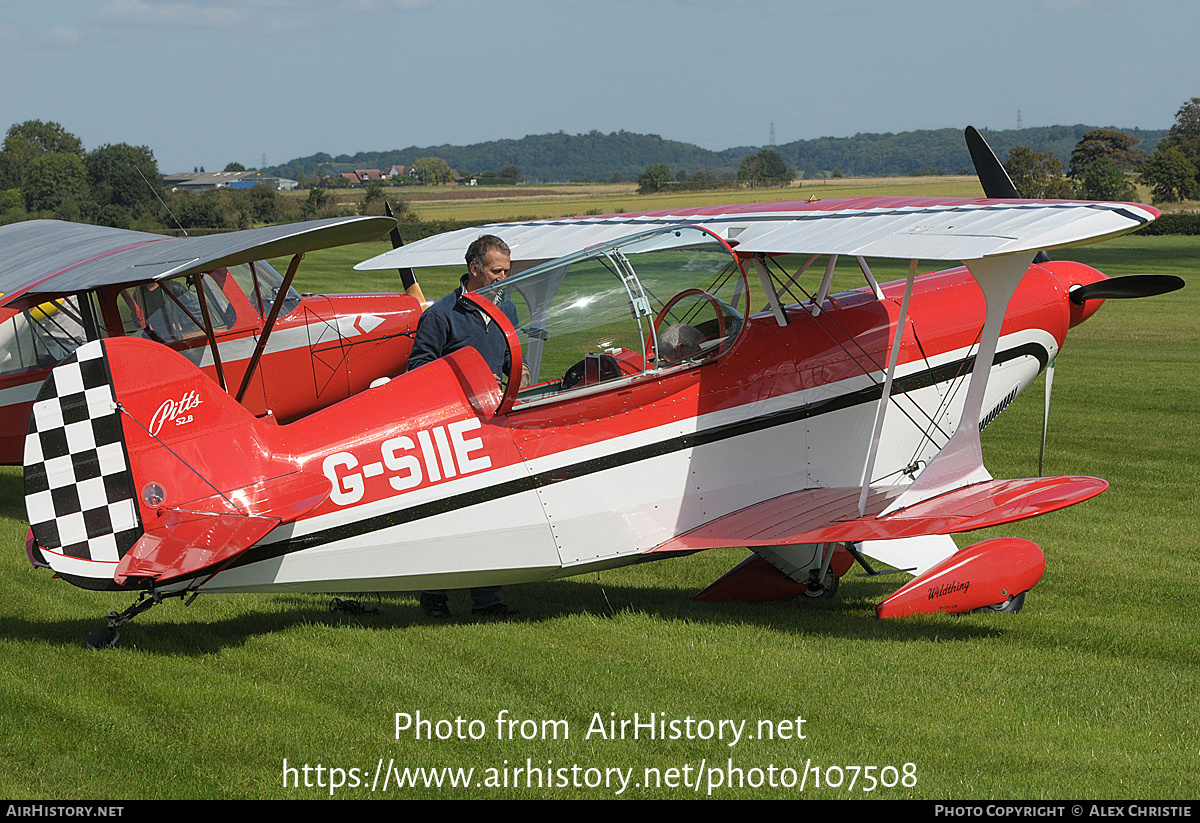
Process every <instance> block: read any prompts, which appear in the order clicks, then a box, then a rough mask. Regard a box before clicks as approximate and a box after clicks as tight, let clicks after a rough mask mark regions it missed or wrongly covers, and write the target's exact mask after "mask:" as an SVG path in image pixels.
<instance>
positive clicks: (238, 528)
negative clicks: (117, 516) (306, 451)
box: [114, 471, 330, 585]
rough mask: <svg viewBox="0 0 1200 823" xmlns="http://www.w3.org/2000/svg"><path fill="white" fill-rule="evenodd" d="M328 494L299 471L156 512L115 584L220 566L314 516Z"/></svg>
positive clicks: (322, 481) (320, 479)
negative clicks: (303, 518) (298, 520)
mask: <svg viewBox="0 0 1200 823" xmlns="http://www.w3.org/2000/svg"><path fill="white" fill-rule="evenodd" d="M329 492H330V485H329V481H328V480H327V479H326V478H325V476H324V475H320V474H313V473H312V472H304V471H300V472H295V473H293V474H289V475H285V476H283V477H276V478H274V479H272V480H265V481H263V482H261V483H255V484H254V485H252V486H247V487H246V488H244V489H238V490H236V491H234V492H230V493H226V494H217V495H213V496H211V497H208V498H205V499H203V500H197V501H193V502H191V503H189V504H187V505H186V506H185V507H175V508H164V509H160V510H159V511H158V520H157V522H151V521H150V520H149V519H148V520H147V522H145V523H144V524H143V525H144V526H145V529H146V533H145V534H144V535H142V537H141V538H140V539H139V540H138V542H137V543H136V544H134V546H133V548H132V549H130V550H129V553H128V554H126V555H125V556H124V557H123V558H122V559H121V562H120V563H119V564H118V565H117V571H116V574H115V575H114V579H115V580H116V581H117V583H119V584H121V585H126V584H127V582H128V578H150V579H153V580H155V581H157V582H166V581H169V580H173V579H175V578H178V577H184V576H187V575H191V574H195V573H197V572H200V571H202V570H204V569H208V568H210V567H218V566H220V565H221V564H223V563H226V562H227V561H229V560H232V559H233V558H235V557H237V556H238V555H239V554H241V553H242V552H244V551H245V550H246V549H248V548H250V547H251V546H253V545H254V544H255V543H257V542H258V541H259V540H261V539H262V538H263V537H265V536H266V535H267V533H268V532H270V531H271V529H274V528H275V527H276V526H279V525H281V524H283V523H290V522H292V521H293V520H295V519H296V518H298V517H300V516H302V515H304V514H307V513H308V512H310V511H312V510H313V509H314V508H316V507H317V506H319V505H320V504H321V503H322V502H324V500H325V499H326V498H327V497H329ZM213 571H216V568H213Z"/></svg>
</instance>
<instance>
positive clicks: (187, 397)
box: [25, 338, 329, 588]
mask: <svg viewBox="0 0 1200 823" xmlns="http://www.w3.org/2000/svg"><path fill="white" fill-rule="evenodd" d="M118 387H119V388H118ZM278 432H279V427H278V426H276V425H275V424H274V423H273V422H270V421H269V420H268V419H263V420H258V419H255V418H254V417H253V416H252V415H251V414H250V413H249V412H247V411H246V409H245V408H243V407H242V406H241V405H239V404H238V403H237V402H236V401H235V400H234V399H233V398H232V397H231V396H230V395H229V394H228V393H226V392H225V391H223V390H222V389H221V388H220V386H218V385H217V384H216V383H214V382H213V381H211V380H209V379H207V378H204V377H203V375H201V374H200V373H199V371H198V370H197V369H196V367H195V366H193V365H192V364H191V363H190V362H189V361H188V360H187V359H186V358H184V357H183V356H182V355H180V354H178V353H177V352H175V351H173V350H171V349H169V348H167V347H165V346H160V345H155V344H152V343H148V342H147V341H143V340H139V339H136V338H116V339H110V340H96V341H93V342H90V343H87V344H85V345H84V346H81V347H80V348H79V349H78V350H77V351H76V353H75V354H74V355H72V356H71V357H70V358H68V360H67V361H66V362H64V363H63V364H62V365H60V366H59V367H57V368H56V369H54V371H53V372H52V375H51V377H50V378H49V379H47V380H46V382H45V384H44V385H43V387H42V389H41V392H40V393H39V394H38V399H37V401H36V402H35V404H34V409H33V416H32V418H31V420H30V429H29V434H28V435H27V438H26V444H25V491H26V507H27V510H28V512H29V518H30V527H31V529H32V532H33V535H34V538H35V539H36V541H37V545H38V546H39V547H40V549H41V551H42V553H43V556H44V558H45V559H46V560H47V561H48V562H49V564H50V566H51V567H53V568H54V569H55V571H57V572H58V573H59V574H61V575H62V576H64V577H67V578H68V579H71V580H72V581H73V582H77V583H79V584H80V585H84V586H87V587H89V588H109V587H114V586H116V587H122V586H129V587H133V588H140V587H143V586H147V585H152V584H157V583H162V582H166V581H170V580H172V579H174V578H178V577H181V576H185V575H190V574H194V573H196V572H198V571H201V570H204V569H212V570H214V571H215V570H217V569H219V568H221V566H222V565H223V564H225V563H226V562H228V561H229V560H231V559H233V558H234V557H236V556H237V555H238V554H239V553H240V552H242V551H244V550H245V549H247V548H249V547H250V546H252V545H254V544H255V543H256V542H257V541H258V540H259V539H261V538H262V537H263V536H264V535H266V534H267V533H268V532H269V531H271V529H273V528H275V527H276V526H278V525H279V524H281V523H286V522H290V521H292V520H295V519H296V518H297V517H299V516H300V515H302V514H304V513H306V512H308V511H310V510H311V509H313V508H314V507H315V506H316V505H318V504H319V503H321V501H323V500H324V499H325V498H327V497H328V496H329V482H328V480H326V478H325V477H324V475H320V474H313V473H311V472H307V471H304V470H301V469H299V468H297V466H296V465H295V464H294V463H292V462H290V461H287V460H283V459H280V458H277V457H275V456H274V452H275V449H274V445H275V444H274V442H273V441H274V440H275V439H276V438H277V437H278Z"/></svg>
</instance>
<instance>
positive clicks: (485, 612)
mask: <svg viewBox="0 0 1200 823" xmlns="http://www.w3.org/2000/svg"><path fill="white" fill-rule="evenodd" d="M516 613H517V612H516V610H514V609H510V608H509V607H508V606H505V605H504V604H503V603H493V604H492V605H490V606H484V607H483V608H482V609H471V614H473V615H474V616H475V617H512V616H513V615H514V614H516Z"/></svg>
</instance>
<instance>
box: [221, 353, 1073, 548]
mask: <svg viewBox="0 0 1200 823" xmlns="http://www.w3.org/2000/svg"><path fill="white" fill-rule="evenodd" d="M1019 357H1035V358H1037V361H1038V370H1039V371H1041V370H1042V369H1044V368H1045V367H1046V364H1047V363H1048V362H1049V359H1050V353H1049V351H1048V350H1047V349H1046V348H1045V347H1044V346H1041V345H1039V344H1037V343H1025V344H1023V345H1020V346H1016V347H1014V348H1011V349H1007V350H1005V351H1002V352H997V354H996V356H995V357H994V358H993V360H992V362H993V364H994V365H997V366H998V365H1000V364H1002V363H1006V362H1008V361H1009V360H1015V359H1017V358H1019ZM974 366H975V358H974V357H967V358H965V359H963V360H956V361H954V362H952V363H946V364H945V365H942V366H936V367H934V368H930V369H925V370H924V371H920V372H917V373H915V374H911V375H907V376H906V377H902V378H899V379H896V380H894V381H893V383H892V395H893V396H894V395H897V394H905V393H907V392H910V391H916V390H917V389H922V388H926V387H928V386H932V385H935V384H937V383H944V382H946V381H949V380H952V379H954V378H956V377H960V376H962V375H965V374H968V373H969V372H970V371H971V370H972V369H973V368H974ZM882 394H883V386H882V385H881V384H876V385H873V386H870V387H867V388H864V389H859V390H858V391H853V392H848V393H847V394H843V395H839V396H838V397H833V398H830V399H828V400H822V401H819V402H816V403H808V404H805V405H803V406H798V407H796V408H794V409H787V410H785V411H779V412H772V413H770V414H764V415H760V416H758V417H755V418H753V419H751V420H743V421H739V422H737V423H727V424H725V425H722V426H715V427H713V428H711V429H705V430H704V431H699V432H695V433H694V434H685V435H682V436H680V437H675V438H671V439H669V440H663V441H660V442H658V443H651V444H649V445H645V446H638V447H636V448H633V449H627V450H625V451H622V452H617V453H615V454H610V455H606V456H604V457H600V458H596V459H593V460H586V461H582V462H579V463H573V464H571V465H567V466H560V467H558V468H554V469H549V470H547V471H544V472H541V473H539V474H535V475H529V476H526V477H521V478H518V479H516V480H510V481H508V482H505V483H499V484H497V485H495V486H488V487H486V488H482V489H475V490H473V491H469V492H463V493H462V494H455V495H451V496H449V497H443V498H441V499H440V500H433V501H430V502H428V503H422V504H420V505H418V506H411V507H409V508H405V509H400V510H398V511H394V512H388V513H387V514H381V515H376V516H375V517H369V518H365V519H363V520H356V521H354V522H352V523H345V524H343V525H340V526H333V527H331V528H328V529H324V530H322V531H319V532H313V533H312V534H307V535H304V536H302V537H295V538H292V539H290V540H281V541H279V542H277V543H270V544H267V545H264V546H260V547H257V548H254V549H250V550H248V551H246V552H245V553H244V554H243V555H242V556H241V557H239V558H238V559H237V560H235V561H234V563H233V564H231V565H232V566H233V567H237V566H245V565H249V564H251V563H257V562H260V561H262V560H268V559H270V558H272V557H280V556H282V555H285V554H290V553H292V552H297V551H302V550H304V549H307V548H312V547H314V546H320V545H324V544H326V543H332V542H334V541H337V540H346V539H348V538H351V537H357V536H359V535H362V534H369V533H370V532H374V531H379V530H380V529H387V528H391V527H393V526H399V525H403V524H404V523H412V522H413V521H416V520H423V519H425V518H427V517H434V516H435V515H439V514H445V513H446V512H451V511H456V510H459V509H464V508H466V507H468V506H474V505H478V504H480V503H485V502H488V501H490V500H497V499H499V498H502V497H508V496H510V495H514V494H520V493H521V492H526V491H530V490H533V489H537V488H541V487H544V486H549V485H552V484H554V483H561V482H563V481H565V480H572V479H574V478H577V477H583V476H585V475H588V474H594V473H596V472H602V471H605V470H607V469H612V468H616V467H617V466H624V465H628V464H630V463H637V462H639V461H642V460H647V459H650V458H653V457H660V456H662V455H664V454H670V453H671V452H676V451H682V450H683V449H691V448H695V447H697V446H703V445H707V444H709V443H716V442H719V441H721V440H729V439H731V438H734V437H741V436H743V435H746V434H751V433H753V432H756V431H762V430H765V429H770V428H774V427H776V426H785V425H787V424H789V423H794V422H796V421H799V420H805V419H807V418H810V417H816V416H818V415H822V414H830V413H832V412H836V411H840V410H842V409H848V408H852V407H854V406H859V405H862V404H864V403H871V402H874V401H877V400H878V399H879V398H880V397H881V396H882Z"/></svg>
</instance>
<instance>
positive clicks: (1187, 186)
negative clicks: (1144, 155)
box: [1141, 140, 1198, 203]
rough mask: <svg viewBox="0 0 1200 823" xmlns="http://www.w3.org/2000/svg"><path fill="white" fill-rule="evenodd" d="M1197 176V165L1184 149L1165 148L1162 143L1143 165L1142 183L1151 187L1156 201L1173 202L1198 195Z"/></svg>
mask: <svg viewBox="0 0 1200 823" xmlns="http://www.w3.org/2000/svg"><path fill="white" fill-rule="evenodd" d="M1165 142H1166V140H1164V141H1163V143H1165ZM1196 176H1197V171H1196V166H1195V165H1194V164H1193V163H1192V161H1191V160H1189V159H1188V158H1187V156H1186V155H1185V154H1184V153H1183V151H1181V150H1180V149H1178V148H1175V147H1167V148H1164V147H1163V145H1162V144H1161V143H1160V144H1159V147H1158V151H1156V152H1154V155H1153V156H1152V157H1151V158H1150V159H1149V160H1148V161H1146V165H1145V166H1143V167H1142V178H1141V179H1142V185H1144V186H1149V187H1150V191H1151V192H1152V193H1153V195H1154V202H1155V203H1172V202H1174V201H1176V200H1191V199H1192V198H1194V197H1196V196H1197V188H1198V186H1197V184H1196Z"/></svg>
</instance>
